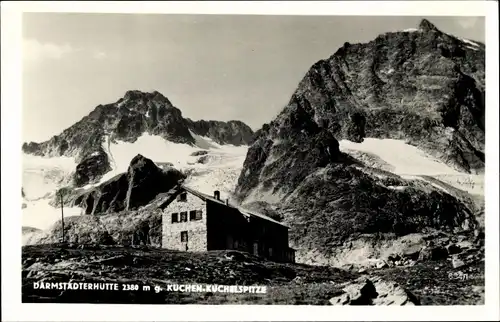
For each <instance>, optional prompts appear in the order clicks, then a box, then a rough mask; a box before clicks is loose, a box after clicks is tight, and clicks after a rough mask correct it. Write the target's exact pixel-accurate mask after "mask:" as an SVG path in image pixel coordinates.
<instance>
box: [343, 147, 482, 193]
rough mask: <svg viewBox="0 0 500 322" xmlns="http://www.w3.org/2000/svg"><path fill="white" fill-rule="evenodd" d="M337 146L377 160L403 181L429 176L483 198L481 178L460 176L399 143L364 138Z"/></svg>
mask: <svg viewBox="0 0 500 322" xmlns="http://www.w3.org/2000/svg"><path fill="white" fill-rule="evenodd" d="M339 143H340V150H341V151H343V152H346V153H348V154H355V153H356V152H363V153H367V154H370V155H374V156H376V157H378V158H380V159H381V160H382V161H383V162H384V163H386V164H387V165H389V166H390V168H391V170H390V172H392V173H394V174H397V175H399V176H401V177H403V178H406V179H413V180H414V179H417V180H424V181H427V180H425V179H424V178H422V176H431V177H434V178H436V179H438V180H440V181H443V182H445V183H447V184H449V185H451V186H453V187H455V188H458V189H461V190H464V191H467V192H469V193H471V194H478V195H483V194H484V176H483V175H471V174H468V173H462V172H459V171H457V170H455V169H453V168H451V167H450V166H448V165H446V164H445V163H443V162H441V161H439V160H437V159H435V158H433V157H432V156H429V155H428V154H426V153H425V152H423V151H422V150H420V149H419V148H417V147H415V146H412V145H409V144H406V143H405V142H404V141H402V140H393V139H374V138H365V139H364V141H363V142H362V143H355V142H351V141H348V140H342V141H340V142H339ZM384 170H386V169H384ZM431 184H432V183H431ZM433 185H434V184H433ZM439 188H440V189H443V188H442V187H439Z"/></svg>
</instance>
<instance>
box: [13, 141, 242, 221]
mask: <svg viewBox="0 0 500 322" xmlns="http://www.w3.org/2000/svg"><path fill="white" fill-rule="evenodd" d="M192 135H193V137H194V138H195V141H196V143H195V145H189V144H179V143H173V142H170V141H167V140H165V139H163V138H161V137H159V136H154V135H149V134H143V135H142V136H141V137H139V138H138V139H137V140H136V141H135V142H134V143H128V142H121V141H118V142H116V143H111V142H110V140H109V139H108V138H107V139H106V140H105V142H104V143H103V148H104V150H105V151H106V153H107V154H108V156H109V161H110V164H111V167H112V170H111V171H109V172H108V173H106V174H105V175H104V176H103V177H102V178H101V180H99V182H97V183H95V184H89V185H87V186H85V187H83V189H88V188H91V187H93V186H96V185H99V184H100V183H103V182H105V181H106V180H109V179H111V178H112V177H114V176H116V175H117V174H120V173H123V172H126V171H127V169H128V166H129V164H130V161H131V160H132V159H133V158H134V157H135V156H136V155H138V154H141V155H143V156H144V157H146V158H148V159H151V160H153V162H155V163H156V164H157V165H158V166H162V163H170V164H172V165H173V166H174V167H175V168H176V169H178V170H180V171H182V172H184V173H186V174H187V175H188V178H187V180H186V181H185V184H186V185H187V186H189V187H191V188H193V189H196V190H199V191H200V192H203V193H206V194H210V195H211V194H213V191H214V190H219V191H220V192H221V197H222V198H230V197H231V196H230V193H231V191H232V190H233V189H234V186H235V185H236V181H237V180H238V176H239V174H240V171H241V168H242V167H243V162H244V161H245V157H246V153H247V149H248V147H246V146H233V145H220V144H217V143H216V142H214V141H213V140H211V139H209V138H206V137H200V136H197V135H194V134H193V133H192ZM200 150H205V151H207V154H206V155H201V156H192V155H191V154H192V153H193V152H196V151H200ZM24 157H25V160H26V161H25V162H24V164H23V190H24V193H25V198H24V200H23V203H24V208H23V214H22V223H23V226H25V227H34V228H38V229H42V230H46V229H49V228H50V227H51V226H52V225H53V224H54V223H55V222H57V221H58V220H60V219H61V209H60V208H54V207H52V206H50V205H49V200H50V198H51V197H52V196H53V194H54V192H55V190H56V189H57V188H59V187H62V186H65V185H67V184H68V183H69V182H70V179H71V174H72V173H73V172H74V170H75V168H76V166H77V164H76V162H75V161H74V160H73V159H72V158H42V157H34V156H31V155H25V156H24ZM81 211H82V209H80V208H78V207H74V208H64V216H65V217H67V216H68V217H69V216H77V215H80V213H81Z"/></svg>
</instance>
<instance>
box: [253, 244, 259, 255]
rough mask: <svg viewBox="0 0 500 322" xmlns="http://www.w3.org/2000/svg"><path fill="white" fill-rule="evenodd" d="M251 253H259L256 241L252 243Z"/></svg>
mask: <svg viewBox="0 0 500 322" xmlns="http://www.w3.org/2000/svg"><path fill="white" fill-rule="evenodd" d="M253 254H254V255H256V256H258V255H259V244H258V243H257V242H254V243H253Z"/></svg>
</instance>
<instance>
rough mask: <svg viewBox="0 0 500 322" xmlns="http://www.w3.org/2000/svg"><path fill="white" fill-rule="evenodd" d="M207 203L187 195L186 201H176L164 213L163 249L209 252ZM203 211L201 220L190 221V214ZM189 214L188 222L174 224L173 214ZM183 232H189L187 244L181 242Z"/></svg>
mask: <svg viewBox="0 0 500 322" xmlns="http://www.w3.org/2000/svg"><path fill="white" fill-rule="evenodd" d="M206 209H207V207H206V203H205V201H203V200H202V199H200V198H198V197H196V196H194V195H192V194H190V193H187V195H186V200H185V201H179V200H178V199H176V200H174V201H173V202H172V203H171V204H170V205H168V206H167V207H166V208H165V210H164V211H163V216H162V221H163V222H162V227H163V231H162V248H167V249H173V250H181V251H186V250H188V251H206V250H207V211H206ZM192 210H201V211H202V213H201V216H202V217H201V220H190V216H189V212H190V211H192ZM184 211H185V212H187V221H186V222H176V223H172V214H173V213H177V214H178V220H180V217H181V215H180V213H181V212H184ZM181 232H187V237H188V238H187V243H186V242H183V241H181Z"/></svg>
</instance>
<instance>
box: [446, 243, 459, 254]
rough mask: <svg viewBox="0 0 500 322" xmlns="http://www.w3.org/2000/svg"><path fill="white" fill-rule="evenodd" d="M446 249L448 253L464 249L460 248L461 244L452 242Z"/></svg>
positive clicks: (455, 252)
mask: <svg viewBox="0 0 500 322" xmlns="http://www.w3.org/2000/svg"><path fill="white" fill-rule="evenodd" d="M446 250H447V251H448V255H454V254H458V253H460V252H461V251H462V248H460V246H457V245H456V244H450V245H448V246H446Z"/></svg>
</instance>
